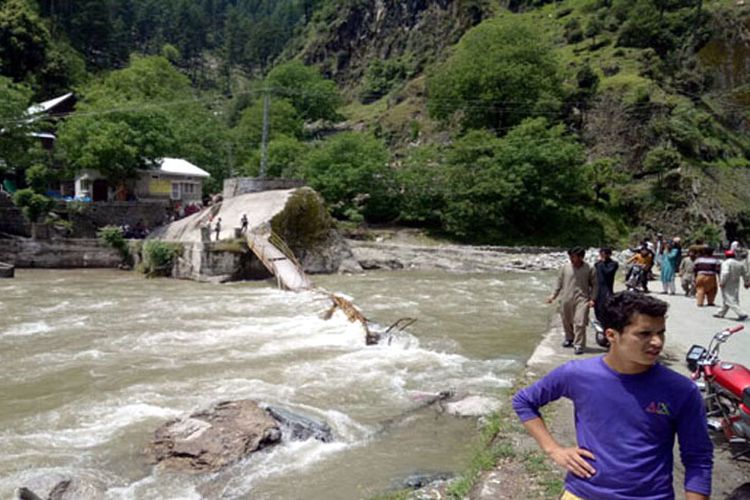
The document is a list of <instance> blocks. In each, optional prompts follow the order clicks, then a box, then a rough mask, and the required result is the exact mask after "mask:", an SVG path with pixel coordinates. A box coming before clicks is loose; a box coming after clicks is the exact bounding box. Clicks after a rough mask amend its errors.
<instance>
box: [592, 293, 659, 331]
mask: <svg viewBox="0 0 750 500" xmlns="http://www.w3.org/2000/svg"><path fill="white" fill-rule="evenodd" d="M668 308H669V304H667V303H666V302H664V301H663V300H659V299H657V298H656V297H652V296H650V295H645V294H643V293H640V292H631V291H627V292H618V293H616V294H614V295H612V296H611V297H610V298H609V299H607V302H606V303H605V305H604V310H603V311H602V318H601V321H602V326H603V327H604V328H605V329H607V328H611V329H613V330H616V331H618V332H620V333H622V331H623V330H624V329H625V327H626V326H628V325H629V324H630V322H631V321H632V320H633V315H634V314H645V315H646V316H651V317H654V318H660V317H663V316H664V315H666V314H667V309H668Z"/></svg>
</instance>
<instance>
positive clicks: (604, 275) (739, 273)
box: [547, 234, 750, 354]
mask: <svg viewBox="0 0 750 500" xmlns="http://www.w3.org/2000/svg"><path fill="white" fill-rule="evenodd" d="M714 254H715V251H714V248H712V247H711V246H710V245H706V244H705V243H704V242H703V241H701V240H697V241H696V242H695V243H694V244H693V245H691V246H690V247H689V248H688V252H687V256H684V255H683V250H682V241H681V239H680V238H679V237H675V238H672V239H669V240H667V239H665V238H664V237H663V236H662V235H661V234H658V235H657V238H656V241H655V242H653V243H652V242H651V241H650V239H648V238H646V239H644V240H643V241H642V242H641V244H640V246H639V247H638V248H637V249H636V250H635V253H634V254H633V256H632V257H630V258H629V259H628V260H627V261H626V265H628V266H629V268H628V271H627V275H626V281H627V280H628V279H630V278H631V276H632V274H633V272H634V270H635V269H636V266H638V268H639V269H638V271H637V272H638V273H639V274H638V276H637V278H635V279H636V280H637V281H638V282H639V284H640V289H641V290H642V291H643V292H644V293H648V291H649V290H648V280H649V278H650V277H652V276H653V274H652V273H653V271H654V268H655V267H656V268H657V269H658V272H659V279H660V281H661V284H662V293H664V294H670V295H675V294H676V287H675V279H676V276H680V278H681V282H682V283H681V284H682V289H683V291H684V293H685V296H686V297H693V296H694V297H695V300H696V304H697V305H698V307H704V305H708V306H709V307H713V306H716V303H715V300H716V296H717V295H718V291H719V290H721V296H722V302H723V305H722V308H721V309H720V310H719V311H718V312H717V313H716V314H714V317H717V318H723V317H725V316H726V314H727V313H728V312H729V311H730V310H731V311H733V312H734V313H735V314H736V315H737V319H738V320H739V321H744V320H746V319H747V318H748V315H747V314H745V312H743V311H742V310H741V309H740V306H739V293H740V286H741V284H740V283H741V281H742V282H743V283H744V286H745V288H750V269H748V267H749V266H748V262H747V255H748V252H747V250H745V249H744V248H742V246H741V245H740V243H739V242H734V243H732V244H731V246H730V248H729V249H728V250H726V251H725V252H724V257H725V258H724V260H723V261H722V260H720V259H718V258H717V257H716V256H715V255H714ZM585 256H586V250H585V249H584V248H581V247H575V248H571V249H570V250H568V260H569V262H567V263H566V264H565V265H564V266H563V267H562V269H561V270H560V274H559V275H558V279H557V282H556V285H555V289H554V290H553V293H552V294H551V295H550V296H549V297H548V298H547V303H552V302H554V301H555V300H556V299H558V298H559V299H560V316H561V319H562V326H563V331H564V333H565V339H564V341H563V347H569V348H573V349H574V352H575V353H576V354H583V352H584V350H585V348H586V327H587V324H588V321H589V309H594V314H595V316H596V318H597V320H598V321H599V322H600V323H601V318H602V317H603V313H604V311H603V308H604V306H605V304H606V301H607V298H608V297H609V296H611V295H612V294H613V293H614V282H615V276H616V274H617V271H618V268H619V265H618V263H617V262H616V261H615V260H613V259H612V249H610V248H602V249H600V250H599V258H598V261H597V262H596V263H595V264H594V265H593V266H591V265H589V264H587V263H586V262H585Z"/></svg>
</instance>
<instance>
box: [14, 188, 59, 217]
mask: <svg viewBox="0 0 750 500" xmlns="http://www.w3.org/2000/svg"><path fill="white" fill-rule="evenodd" d="M13 203H14V204H15V205H16V206H17V207H20V208H21V210H22V211H23V215H24V216H25V217H26V218H27V219H28V220H29V222H38V221H39V219H40V218H41V217H42V216H43V215H45V214H47V212H49V211H50V210H52V207H54V206H55V202H54V201H53V200H51V199H50V198H47V197H46V196H44V195H41V194H38V193H35V192H34V191H33V190H31V189H19V190H18V191H16V192H15V193H14V194H13Z"/></svg>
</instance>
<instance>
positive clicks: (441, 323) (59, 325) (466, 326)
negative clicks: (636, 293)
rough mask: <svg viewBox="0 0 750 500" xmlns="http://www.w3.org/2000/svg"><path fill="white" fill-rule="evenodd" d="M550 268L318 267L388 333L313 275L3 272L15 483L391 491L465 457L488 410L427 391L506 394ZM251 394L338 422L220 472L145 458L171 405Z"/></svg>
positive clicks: (525, 351)
mask: <svg viewBox="0 0 750 500" xmlns="http://www.w3.org/2000/svg"><path fill="white" fill-rule="evenodd" d="M548 278H549V276H548V275H545V274H494V275H446V274H439V273H411V272H403V273H382V274H370V275H365V276H355V277H341V276H330V277H316V279H315V281H316V282H317V283H319V284H320V285H322V286H324V287H325V288H327V289H330V290H336V289H341V290H342V291H344V292H346V293H348V294H349V295H352V296H353V297H354V298H355V300H356V303H357V304H358V305H359V306H360V307H362V309H363V311H364V313H365V314H366V315H367V316H368V318H370V319H371V320H374V321H377V322H380V323H382V324H384V325H387V324H389V323H390V322H392V321H395V320H396V319H399V318H400V317H404V316H412V317H416V318H418V320H419V321H417V323H415V324H414V325H413V326H411V327H410V328H409V330H408V332H405V333H403V334H400V335H399V336H398V337H397V338H396V339H395V340H394V341H393V342H391V343H390V344H388V345H376V346H370V347H367V346H365V343H364V338H362V330H361V329H360V328H359V327H358V326H357V325H354V324H351V323H349V322H348V321H347V320H346V318H345V317H344V316H343V315H342V314H340V313H337V314H336V315H334V317H333V318H331V319H330V320H323V319H321V317H320V313H321V312H322V311H324V310H325V309H326V307H327V305H328V304H327V303H326V302H325V301H324V300H321V299H320V296H319V295H315V294H314V293H306V292H303V293H298V294H294V293H288V292H282V291H278V290H275V289H273V288H272V285H271V283H270V282H264V283H235V284H230V285H221V286H217V285H207V284H199V283H193V282H185V281H175V280H146V279H143V278H141V277H139V276H138V275H136V274H134V273H125V272H115V271H80V270H79V271H40V270H23V269H22V270H18V271H17V275H16V279H15V280H14V281H13V285H7V286H6V285H4V284H3V283H0V304H2V308H1V309H0V311H1V312H2V314H0V393H2V394H3V404H2V405H1V406H0V449H1V450H3V452H2V454H0V498H11V497H12V494H13V491H14V489H15V488H16V487H18V486H22V485H24V484H25V483H26V482H27V481H29V480H31V479H32V478H34V477H36V476H39V475H43V474H47V473H63V474H67V475H71V476H75V477H79V478H84V479H88V480H90V481H93V482H95V483H97V484H99V485H101V486H102V487H103V488H104V490H105V491H106V495H107V498H112V499H122V498H125V499H141V498H165V499H178V498H179V499H191V498H195V499H199V498H260V499H264V498H267V499H277V498H306V499H315V498H321V499H323V498H325V499H337V498H341V499H350V498H360V497H367V496H371V495H374V494H376V493H379V492H382V491H384V490H386V489H388V488H389V487H390V486H392V481H393V480H394V479H398V478H400V477H404V476H406V475H408V474H410V473H413V472H418V471H434V472H442V471H459V470H461V469H462V467H464V466H465V465H466V460H467V457H468V453H469V450H470V447H471V436H473V435H474V434H475V432H476V421H475V420H473V419H462V418H457V417H453V416H450V415H448V414H446V413H439V412H438V411H436V410H435V409H434V408H426V409H421V410H420V409H419V407H420V402H419V401H420V399H419V395H423V394H426V393H427V394H429V393H437V392H440V391H443V390H447V389H451V390H454V391H456V392H458V393H461V394H467V395H477V396H487V397H491V398H495V399H501V398H500V394H501V393H502V391H503V390H504V389H506V388H507V387H509V385H510V384H511V381H512V377H513V376H514V374H515V373H516V372H517V371H518V370H519V369H520V367H521V366H522V364H523V362H524V361H525V359H526V357H527V356H528V355H529V354H530V352H531V351H532V350H533V347H534V345H535V344H536V342H537V341H538V339H539V338H540V337H541V334H542V333H543V331H544V330H545V328H546V326H547V320H548V315H549V312H550V311H548V310H547V309H545V308H544V307H541V306H540V304H541V302H542V300H543V298H544V296H545V294H546V292H547V285H548V283H549V279H548ZM244 398H251V399H256V400H259V401H262V402H264V403H269V404H273V405H278V406H283V407H286V408H289V409H291V410H293V411H297V412H300V413H303V414H306V415H309V416H311V417H314V418H316V419H318V420H322V421H325V422H327V423H328V424H329V425H330V426H331V427H332V429H333V432H334V435H335V436H336V439H335V440H334V441H333V442H330V443H322V442H318V441H314V440H308V441H303V442H284V444H282V445H279V446H276V447H274V448H271V449H268V450H266V451H263V452H260V453H257V454H255V455H253V456H251V457H249V458H247V459H246V460H243V461H241V462H239V463H236V464H233V465H232V466H230V467H227V468H226V469H225V470H222V471H221V472H219V473H216V474H210V475H205V476H195V477H193V476H190V477H185V476H183V475H178V474H172V473H168V472H163V471H160V470H158V469H154V468H153V467H151V466H150V465H148V464H147V463H146V462H145V460H144V458H143V454H142V452H143V449H144V448H145V446H146V444H147V442H148V440H149V438H150V436H151V435H152V433H153V431H154V430H155V429H156V427H158V426H159V425H160V424H161V423H163V422H164V421H165V420H167V419H169V418H173V417H176V416H179V415H183V414H185V413H187V412H191V411H195V410H197V409H200V408H204V407H207V406H209V405H211V404H212V403H215V402H217V401H220V400H229V399H244Z"/></svg>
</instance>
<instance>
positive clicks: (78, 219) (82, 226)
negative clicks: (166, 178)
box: [60, 200, 171, 238]
mask: <svg viewBox="0 0 750 500" xmlns="http://www.w3.org/2000/svg"><path fill="white" fill-rule="evenodd" d="M74 206H75V207H76V208H75V209H72V208H70V207H68V206H67V205H62V206H61V207H60V208H61V209H62V211H63V213H64V212H65V211H67V212H68V218H69V220H71V221H72V222H73V224H74V231H75V233H74V236H76V237H79V238H95V237H96V230H97V229H98V228H101V227H104V226H108V225H112V226H121V225H125V224H127V225H129V226H135V225H136V224H138V222H139V221H141V222H142V224H143V225H144V226H145V227H147V228H149V229H153V228H155V227H157V226H161V225H163V224H166V223H167V222H168V221H169V217H170V216H171V208H170V202H169V200H139V201H111V202H96V203H80V204H76V205H74Z"/></svg>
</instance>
